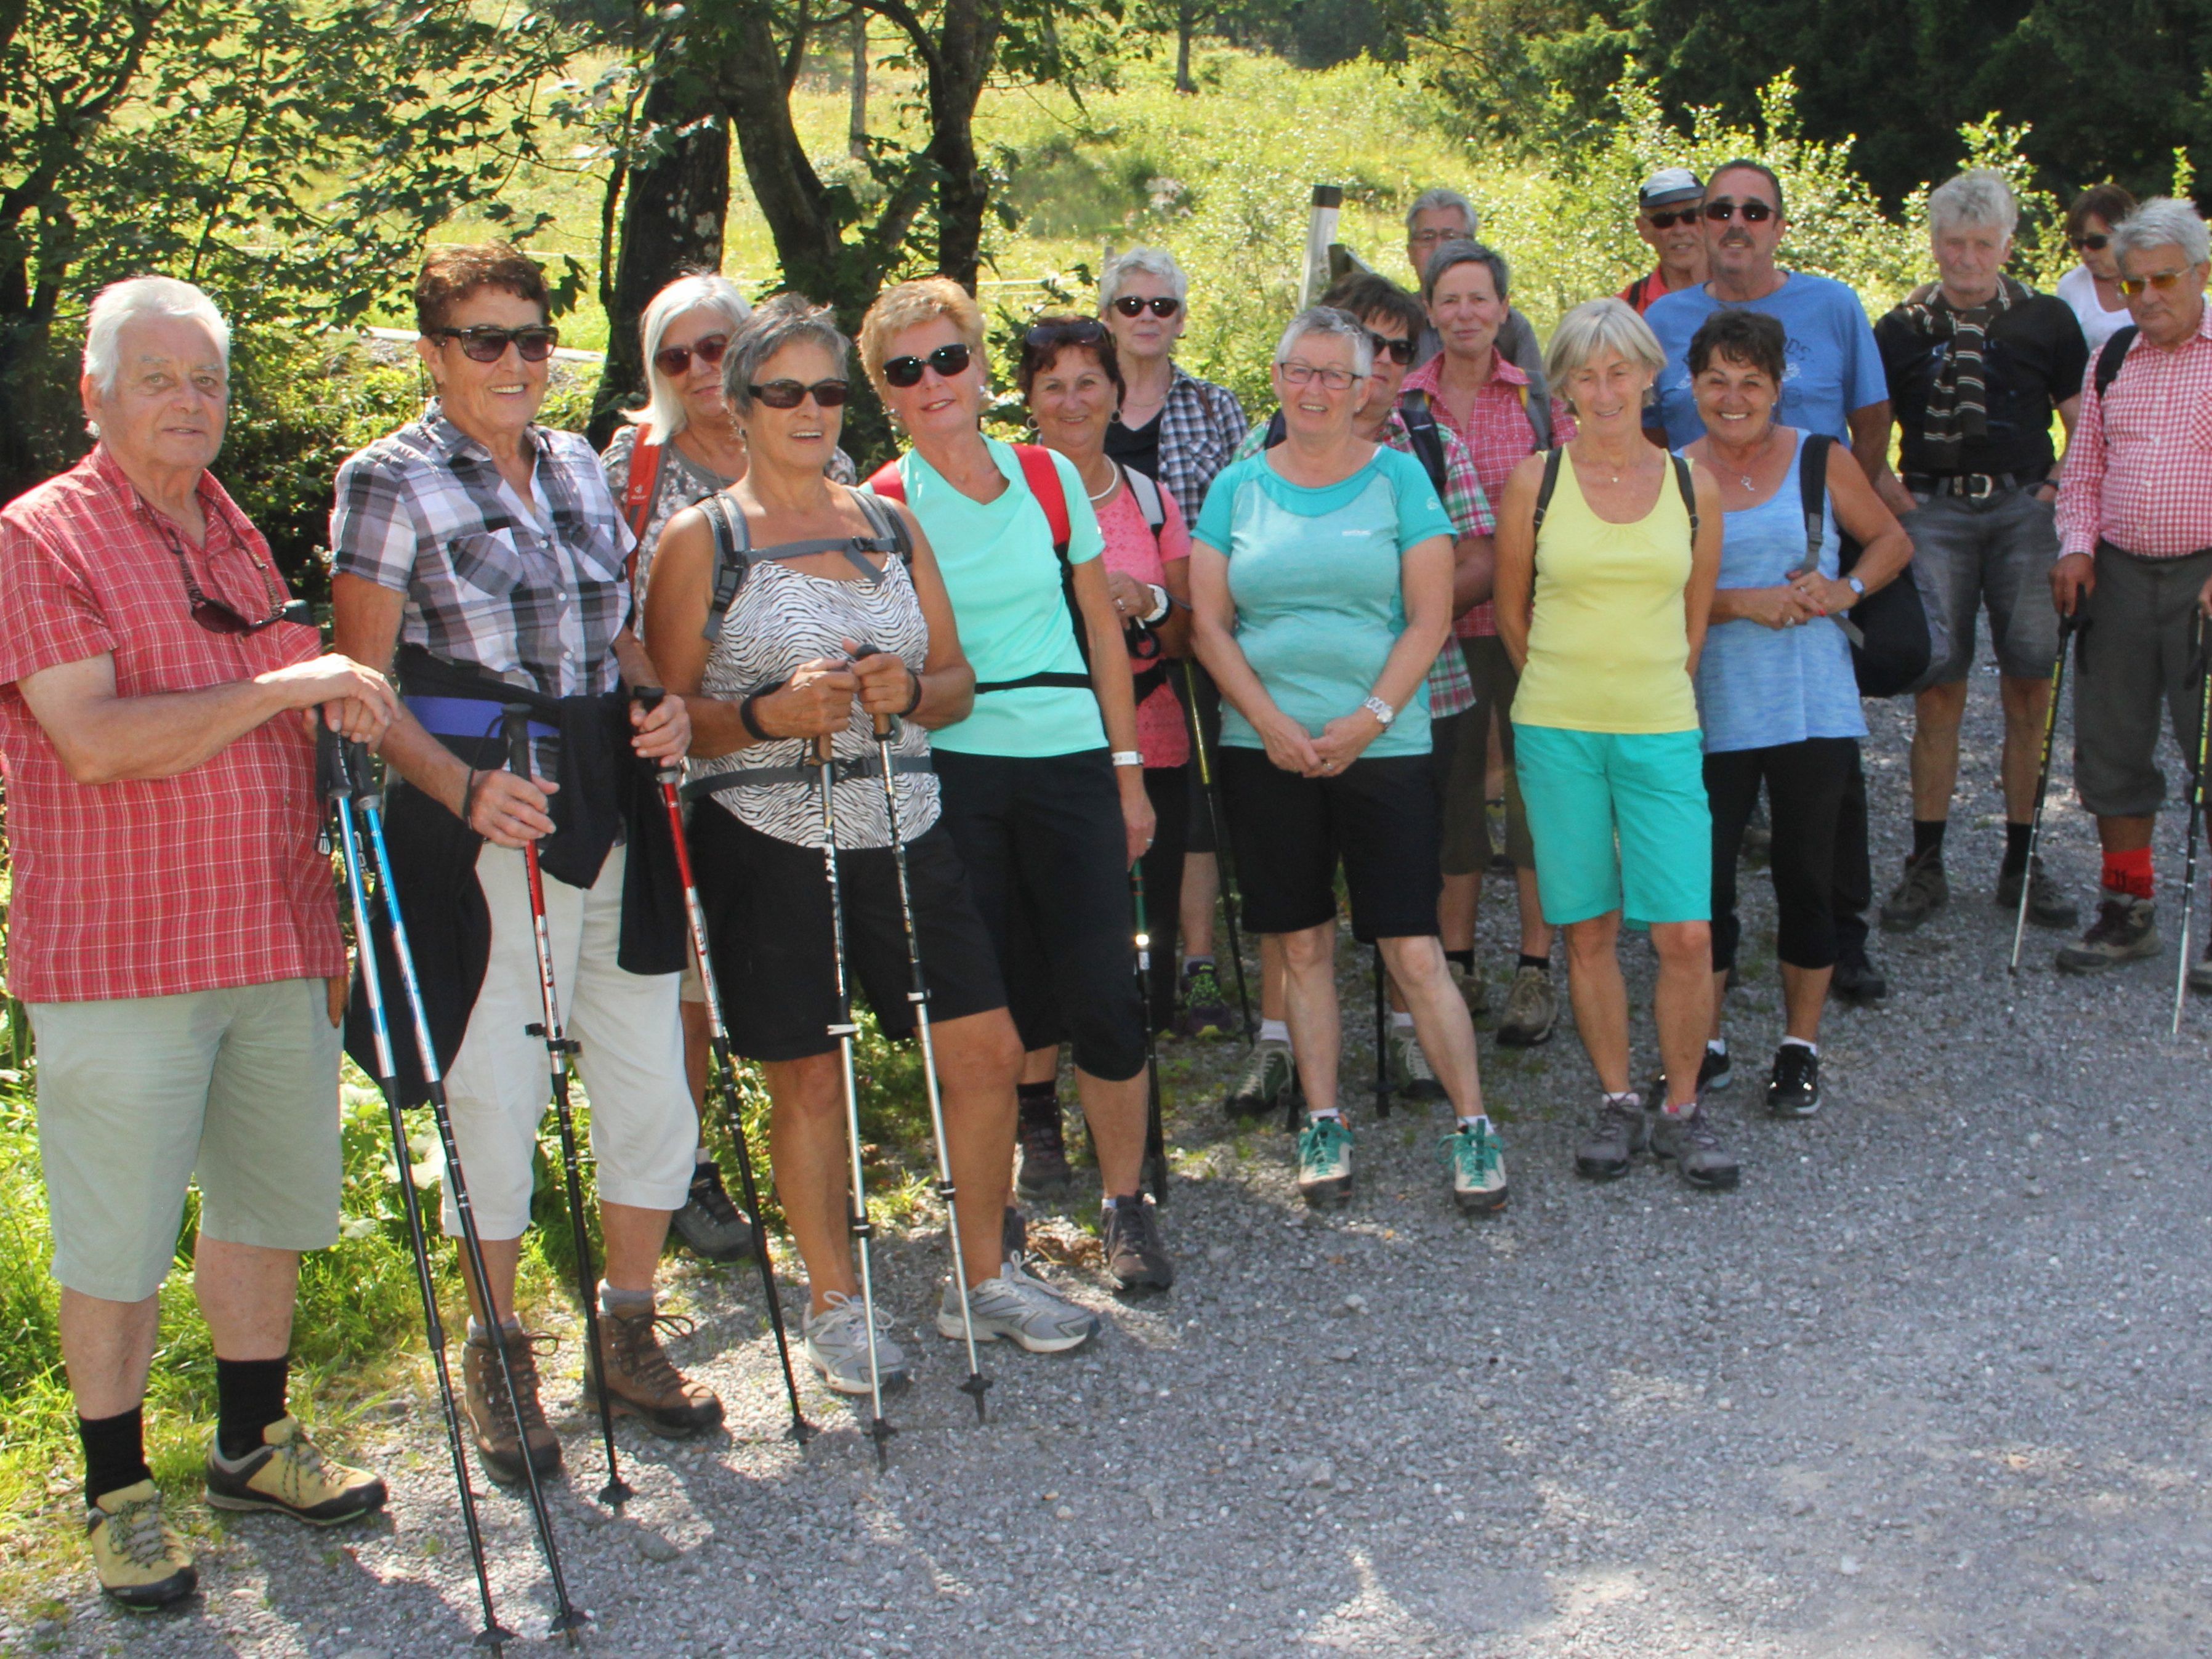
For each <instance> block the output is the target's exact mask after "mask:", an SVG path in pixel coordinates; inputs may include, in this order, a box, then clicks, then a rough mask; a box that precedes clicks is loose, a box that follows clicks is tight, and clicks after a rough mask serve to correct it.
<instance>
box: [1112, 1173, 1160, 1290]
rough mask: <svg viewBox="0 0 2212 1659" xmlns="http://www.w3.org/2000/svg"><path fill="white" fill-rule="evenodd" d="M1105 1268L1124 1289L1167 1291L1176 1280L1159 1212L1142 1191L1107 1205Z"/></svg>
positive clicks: (1117, 1284)
mask: <svg viewBox="0 0 2212 1659" xmlns="http://www.w3.org/2000/svg"><path fill="white" fill-rule="evenodd" d="M1104 1243H1105V1245H1106V1271H1107V1272H1108V1273H1112V1274H1113V1275H1114V1283H1115V1285H1116V1286H1117V1287H1118V1288H1120V1289H1121V1290H1124V1291H1164V1290H1165V1289H1167V1288H1168V1286H1169V1285H1172V1284H1174V1283H1175V1263H1174V1262H1173V1261H1170V1259H1169V1257H1168V1252H1167V1247H1166V1246H1165V1245H1164V1244H1163V1243H1160V1218H1159V1212H1158V1210H1156V1209H1155V1208H1154V1207H1153V1205H1152V1200H1150V1199H1149V1198H1146V1196H1145V1195H1144V1194H1142V1193H1139V1194H1137V1195H1136V1196H1135V1197H1134V1198H1117V1199H1115V1200H1114V1201H1113V1202H1112V1203H1111V1204H1109V1205H1108V1206H1106V1226H1105V1240H1104Z"/></svg>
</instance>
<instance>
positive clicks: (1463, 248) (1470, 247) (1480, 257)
mask: <svg viewBox="0 0 2212 1659" xmlns="http://www.w3.org/2000/svg"><path fill="white" fill-rule="evenodd" d="M1454 265H1488V266H1489V267H1490V280H1491V283H1492V285H1493V286H1494V287H1495V288H1496V289H1498V298H1499V299H1500V300H1504V299H1505V298H1506V297H1507V296H1508V295H1510V293H1511V292H1512V289H1513V268H1512V267H1511V266H1510V265H1509V264H1506V263H1505V256H1504V254H1502V253H1500V252H1498V250H1497V249H1496V248H1494V247H1492V246H1490V245H1489V244H1488V243H1486V242H1473V241H1467V240H1461V241H1456V242H1443V243H1440V244H1439V245H1438V246H1437V251H1436V252H1434V253H1431V255H1429V268H1428V269H1427V270H1425V271H1423V272H1422V273H1421V302H1422V303H1423V304H1424V305H1425V304H1427V303H1428V302H1429V301H1431V300H1433V299H1435V298H1436V297H1437V282H1438V281H1439V280H1441V279H1442V277H1443V274H1444V272H1446V271H1448V270H1450V269H1451V268H1452V267H1453V266H1454Z"/></svg>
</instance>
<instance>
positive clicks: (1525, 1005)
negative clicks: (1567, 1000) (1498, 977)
mask: <svg viewBox="0 0 2212 1659" xmlns="http://www.w3.org/2000/svg"><path fill="white" fill-rule="evenodd" d="M1556 1024H1559V989H1558V987H1556V986H1554V985H1553V983H1552V973H1551V969H1548V968H1525V967H1524V968H1522V969H1520V970H1519V971H1518V972H1517V973H1516V974H1515V975H1513V988H1512V989H1511V990H1510V991H1509V992H1507V993H1506V994H1505V1012H1504V1013H1503V1014H1502V1015H1500V1016H1499V1017H1498V1042H1501V1043H1503V1044H1504V1046H1505V1047H1507V1048H1534V1047H1535V1046H1536V1045H1537V1044H1538V1043H1540V1042H1550V1041H1551V1037H1552V1028H1553V1026H1554V1025H1556Z"/></svg>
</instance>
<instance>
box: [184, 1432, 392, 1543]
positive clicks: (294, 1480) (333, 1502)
mask: <svg viewBox="0 0 2212 1659" xmlns="http://www.w3.org/2000/svg"><path fill="white" fill-rule="evenodd" d="M261 1441H262V1444H261V1449H259V1450H258V1451H253V1452H249V1453H247V1454H246V1455H245V1456H244V1457H241V1458H240V1459H238V1460H237V1461H236V1462H232V1461H231V1460H230V1459H229V1458H228V1457H225V1456H224V1455H222V1443H221V1442H220V1441H217V1442H216V1443H215V1444H213V1445H211V1446H210V1447H209V1448H208V1462H207V1501H208V1502H209V1503H210V1504H214V1505H215V1507H216V1508H217V1509H219V1510H277V1511H278V1512H279V1513H281V1514H284V1515H289V1516H291V1517H292V1518H293V1519H294V1520H295V1521H307V1522H313V1524H315V1525H316V1526H319V1527H334V1526H336V1525H337V1524H338V1522H341V1521H357V1520H359V1519H360V1518H361V1517H362V1516H364V1515H367V1514H368V1513H369V1512H370V1511H371V1510H380V1509H382V1508H383V1507H384V1498H385V1492H384V1482H383V1481H381V1480H378V1479H377V1478H376V1477H375V1476H374V1475H373V1474H370V1473H369V1472H368V1470H367V1469H356V1468H348V1467H347V1466H346V1465H345V1464H343V1463H336V1462H331V1460H330V1459H329V1458H327V1457H325V1456H324V1455H323V1449H322V1448H321V1447H319V1446H318V1445H317V1444H316V1443H314V1442H313V1441H312V1440H310V1439H308V1438H307V1435H306V1434H305V1433H304V1432H302V1431H301V1428H300V1422H299V1419H297V1418H295V1417H281V1418H279V1419H276V1421H275V1422H274V1423H271V1424H270V1425H269V1426H268V1427H267V1428H265V1429H264V1430H262V1431H261Z"/></svg>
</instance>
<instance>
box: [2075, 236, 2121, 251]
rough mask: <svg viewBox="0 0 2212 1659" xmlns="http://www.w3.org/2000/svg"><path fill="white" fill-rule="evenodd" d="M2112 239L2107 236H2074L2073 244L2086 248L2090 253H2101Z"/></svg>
mask: <svg viewBox="0 0 2212 1659" xmlns="http://www.w3.org/2000/svg"><path fill="white" fill-rule="evenodd" d="M2111 243H2112V238H2111V237H2109V236H2076V237H2075V239H2074V246H2075V247H2078V248H2087V250H2088V251H2089V252H2092V253H2102V252H2104V251H2105V249H2106V247H2107V246H2110V245H2111Z"/></svg>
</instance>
